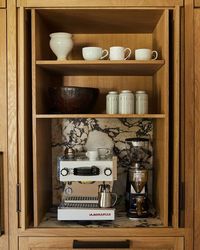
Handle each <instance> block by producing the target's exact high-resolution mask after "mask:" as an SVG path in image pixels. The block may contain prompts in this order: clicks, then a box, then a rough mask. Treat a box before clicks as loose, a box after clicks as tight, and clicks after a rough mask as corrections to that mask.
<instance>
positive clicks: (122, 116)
mask: <svg viewBox="0 0 200 250" xmlns="http://www.w3.org/2000/svg"><path fill="white" fill-rule="evenodd" d="M35 117H36V118H39V119H42V118H47V119H51V118H57V119H62V118H63V119H67V118H75V119H76V118H105V119H106V118H133V119H134V118H135V119H136V118H148V119H164V118H165V117H166V115H165V114H142V115H140V114H38V115H36V116H35Z"/></svg>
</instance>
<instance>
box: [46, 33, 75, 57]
mask: <svg viewBox="0 0 200 250" xmlns="http://www.w3.org/2000/svg"><path fill="white" fill-rule="evenodd" d="M50 38H51V39H50V43H49V45H50V48H51V50H52V51H53V53H54V54H55V55H56V56H57V60H66V59H67V57H68V55H69V53H70V52H71V50H72V48H73V41H72V35H71V34H70V33H65V32H56V33H52V34H50Z"/></svg>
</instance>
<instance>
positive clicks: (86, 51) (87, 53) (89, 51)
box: [82, 47, 108, 60]
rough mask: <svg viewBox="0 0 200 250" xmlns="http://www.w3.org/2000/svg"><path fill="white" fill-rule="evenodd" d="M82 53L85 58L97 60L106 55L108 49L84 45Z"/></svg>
mask: <svg viewBox="0 0 200 250" xmlns="http://www.w3.org/2000/svg"><path fill="white" fill-rule="evenodd" d="M82 55H83V58H84V59H85V60H99V59H104V58H105V57H107V56H108V50H107V49H102V48H100V47H84V48H82Z"/></svg>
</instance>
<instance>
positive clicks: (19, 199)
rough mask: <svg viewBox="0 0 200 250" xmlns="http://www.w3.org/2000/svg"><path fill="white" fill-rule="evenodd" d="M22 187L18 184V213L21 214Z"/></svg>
mask: <svg viewBox="0 0 200 250" xmlns="http://www.w3.org/2000/svg"><path fill="white" fill-rule="evenodd" d="M20 201H21V185H20V184H19V183H17V184H16V212H17V213H20V212H21V202H20Z"/></svg>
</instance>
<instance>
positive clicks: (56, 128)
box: [52, 118, 153, 205]
mask: <svg viewBox="0 0 200 250" xmlns="http://www.w3.org/2000/svg"><path fill="white" fill-rule="evenodd" d="M130 137H149V138H153V122H152V120H151V119H95V118H87V119H54V120H52V178H53V179H52V185H53V197H52V198H53V204H54V205H57V204H59V203H60V200H61V197H62V193H63V190H64V187H65V184H64V183H60V182H59V181H58V180H57V157H58V156H61V155H63V152H64V149H65V148H66V147H70V148H73V149H74V150H76V151H83V150H84V151H87V150H91V149H96V148H99V147H108V148H112V149H113V153H114V154H115V155H117V156H118V161H119V163H118V179H117V181H116V183H115V185H114V191H115V192H117V194H118V195H124V193H125V187H126V172H127V167H126V165H127V154H126V145H125V139H126V138H130ZM149 159H150V161H152V147H150V150H149Z"/></svg>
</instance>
